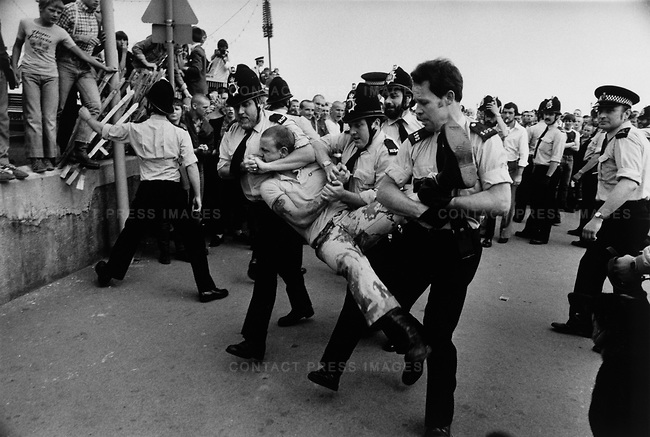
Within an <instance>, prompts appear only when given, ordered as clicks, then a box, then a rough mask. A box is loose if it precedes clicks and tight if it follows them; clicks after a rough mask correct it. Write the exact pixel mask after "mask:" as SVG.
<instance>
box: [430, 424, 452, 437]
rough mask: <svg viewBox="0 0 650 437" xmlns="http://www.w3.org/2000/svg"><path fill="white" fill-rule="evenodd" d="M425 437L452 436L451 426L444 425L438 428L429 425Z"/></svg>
mask: <svg viewBox="0 0 650 437" xmlns="http://www.w3.org/2000/svg"><path fill="white" fill-rule="evenodd" d="M424 437H452V435H451V426H442V427H436V428H429V427H427V429H426V431H424Z"/></svg>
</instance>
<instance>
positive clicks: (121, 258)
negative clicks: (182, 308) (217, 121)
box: [79, 79, 228, 302]
mask: <svg viewBox="0 0 650 437" xmlns="http://www.w3.org/2000/svg"><path fill="white" fill-rule="evenodd" d="M147 99H148V102H149V112H150V114H151V115H150V117H149V119H147V120H146V121H144V122H142V123H124V124H117V125H111V124H108V123H102V122H100V121H98V120H97V119H95V118H94V117H93V116H92V115H91V113H90V112H89V111H88V109H87V108H82V109H81V110H80V111H79V117H80V118H81V119H82V120H83V121H85V122H86V123H87V124H88V125H89V126H90V128H91V129H93V130H94V131H95V132H97V133H99V134H101V135H102V138H104V139H107V140H113V141H119V142H123V143H129V144H131V146H132V147H133V150H134V151H135V153H136V154H137V155H138V157H139V158H140V160H139V164H140V180H141V182H140V185H139V186H138V191H137V192H136V195H135V199H134V200H133V203H132V205H131V210H130V214H129V217H128V218H127V220H126V223H125V224H124V229H123V230H122V232H120V235H119V237H118V238H117V241H116V242H115V245H114V246H113V249H112V250H111V255H110V257H109V259H108V262H106V261H100V262H98V263H97V265H96V266H95V272H96V273H97V281H98V283H99V285H100V286H101V287H105V286H108V285H109V284H110V281H111V279H113V278H115V279H119V280H122V279H124V276H125V275H126V272H127V270H128V268H129V265H130V264H131V261H132V259H133V255H134V254H135V251H136V249H137V247H138V243H139V242H140V240H141V239H142V238H143V237H144V236H145V235H146V234H147V231H149V230H157V229H158V227H159V226H160V221H161V220H162V219H165V218H167V219H170V220H171V222H172V224H173V226H174V228H175V229H176V230H178V232H180V233H181V235H182V237H183V240H184V244H185V250H186V251H187V255H188V256H189V260H190V263H191V265H192V271H193V273H194V280H195V281H196V286H197V288H198V291H199V300H200V301H201V302H209V301H213V300H215V299H222V298H224V297H226V296H227V295H228V290H226V289H222V288H217V286H216V285H215V283H214V281H213V280H212V276H211V275H210V268H209V266H208V259H207V257H206V254H205V243H204V241H203V235H202V233H201V228H200V225H199V223H198V221H197V220H194V218H193V217H192V211H197V212H198V211H200V210H201V190H200V182H199V171H198V167H197V159H196V156H195V155H194V150H193V149H192V140H191V138H190V136H189V134H188V133H187V132H186V131H185V130H183V129H181V128H179V127H177V126H174V125H173V124H172V123H171V122H170V121H169V120H168V119H167V115H169V114H171V113H173V112H174V107H173V102H174V90H173V88H172V86H171V85H170V84H169V82H167V81H166V80H164V79H163V80H159V81H158V82H156V83H155V84H154V85H153V86H152V87H151V89H150V90H149V92H148V93H147ZM181 166H182V167H184V168H185V170H186V171H187V175H188V178H189V182H190V184H191V187H192V189H193V191H194V197H193V199H192V211H190V208H189V205H188V204H187V193H186V192H185V190H184V189H183V186H182V184H181ZM152 213H153V215H152Z"/></svg>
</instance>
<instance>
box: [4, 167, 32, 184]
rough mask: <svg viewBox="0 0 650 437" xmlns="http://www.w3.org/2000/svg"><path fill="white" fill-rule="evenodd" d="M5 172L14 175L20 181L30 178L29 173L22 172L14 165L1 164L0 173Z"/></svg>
mask: <svg viewBox="0 0 650 437" xmlns="http://www.w3.org/2000/svg"><path fill="white" fill-rule="evenodd" d="M3 170H6V171H8V172H9V173H11V174H13V175H14V177H15V178H16V179H18V180H20V181H22V180H23V179H25V178H27V176H29V173H27V172H24V171H22V170H21V169H19V168H18V167H16V166H15V165H13V164H0V172H2V171H3Z"/></svg>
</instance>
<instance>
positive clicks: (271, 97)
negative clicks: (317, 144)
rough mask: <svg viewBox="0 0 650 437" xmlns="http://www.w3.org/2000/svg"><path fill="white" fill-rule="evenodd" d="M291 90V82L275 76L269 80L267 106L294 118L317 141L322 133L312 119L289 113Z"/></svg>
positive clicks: (270, 109) (271, 109) (309, 136)
mask: <svg viewBox="0 0 650 437" xmlns="http://www.w3.org/2000/svg"><path fill="white" fill-rule="evenodd" d="M291 97H293V94H291V90H290V89H289V84H288V83H287V81H286V80H284V79H282V77H280V76H278V77H274V78H273V79H272V80H271V82H269V91H268V97H267V99H266V107H267V109H268V110H269V111H273V112H277V113H278V114H283V115H285V116H287V118H290V119H291V120H293V121H294V122H295V123H296V124H297V125H298V127H299V128H300V129H302V131H303V132H304V133H305V135H307V137H308V138H309V139H310V140H312V141H315V140H317V139H319V138H320V135H318V133H317V132H316V131H315V130H314V128H313V127H312V125H311V123H310V121H309V120H308V119H306V118H305V117H303V116H297V115H293V114H289V107H290V106H291Z"/></svg>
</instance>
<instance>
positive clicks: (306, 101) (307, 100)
mask: <svg viewBox="0 0 650 437" xmlns="http://www.w3.org/2000/svg"><path fill="white" fill-rule="evenodd" d="M305 103H314V102H312V101H311V100H309V99H305V100H303V101H302V102H300V109H302V108H304V107H305V105H304V104H305Z"/></svg>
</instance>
